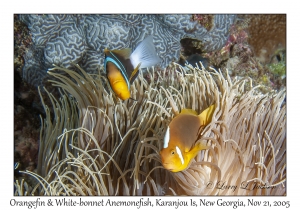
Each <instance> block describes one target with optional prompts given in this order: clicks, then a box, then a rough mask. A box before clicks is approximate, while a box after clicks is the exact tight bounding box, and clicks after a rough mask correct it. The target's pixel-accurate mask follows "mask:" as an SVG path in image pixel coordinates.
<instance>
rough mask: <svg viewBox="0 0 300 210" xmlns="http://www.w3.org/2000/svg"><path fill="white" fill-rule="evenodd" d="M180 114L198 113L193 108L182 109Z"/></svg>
mask: <svg viewBox="0 0 300 210" xmlns="http://www.w3.org/2000/svg"><path fill="white" fill-rule="evenodd" d="M180 114H192V115H198V113H197V112H196V111H195V110H193V109H182V110H181V112H180Z"/></svg>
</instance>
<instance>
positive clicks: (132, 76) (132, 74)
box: [129, 63, 141, 83]
mask: <svg viewBox="0 0 300 210" xmlns="http://www.w3.org/2000/svg"><path fill="white" fill-rule="evenodd" d="M140 66H141V63H139V64H138V65H137V67H135V69H134V70H133V71H132V73H131V75H130V77H129V81H130V83H132V82H133V80H134V79H135V78H136V76H137V73H138V71H139V68H140Z"/></svg>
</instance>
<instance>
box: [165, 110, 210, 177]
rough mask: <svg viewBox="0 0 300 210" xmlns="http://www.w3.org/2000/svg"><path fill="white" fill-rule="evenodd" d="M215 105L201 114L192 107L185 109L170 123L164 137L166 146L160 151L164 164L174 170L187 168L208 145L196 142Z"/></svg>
mask: <svg viewBox="0 0 300 210" xmlns="http://www.w3.org/2000/svg"><path fill="white" fill-rule="evenodd" d="M214 109H215V106H214V105H211V106H210V107H208V108H207V109H206V110H204V111H203V112H202V113H201V114H200V115H197V113H196V111H194V110H191V109H183V110H182V111H181V112H180V113H179V114H178V115H177V116H175V117H174V118H173V120H172V121H171V123H170V124H169V126H168V128H167V131H166V135H165V138H164V146H163V147H164V148H163V149H162V150H161V151H160V156H161V160H162V164H163V166H164V167H165V168H166V169H168V170H170V171H172V172H179V171H182V170H185V169H186V168H187V167H188V166H189V165H190V162H191V160H192V159H194V158H195V156H196V155H197V154H198V152H199V151H200V150H203V149H207V148H208V147H207V146H205V145H204V144H202V143H197V144H195V143H196V141H197V140H198V139H200V137H201V135H200V134H201V132H202V130H203V128H204V126H206V125H207V124H208V123H209V122H211V119H212V114H213V112H214Z"/></svg>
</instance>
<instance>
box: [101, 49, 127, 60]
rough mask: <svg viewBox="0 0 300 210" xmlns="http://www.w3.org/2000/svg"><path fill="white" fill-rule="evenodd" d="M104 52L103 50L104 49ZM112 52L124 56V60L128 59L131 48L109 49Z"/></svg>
mask: <svg viewBox="0 0 300 210" xmlns="http://www.w3.org/2000/svg"><path fill="white" fill-rule="evenodd" d="M104 52H105V50H104ZM111 52H112V53H114V54H116V55H118V56H120V57H122V58H124V59H125V60H126V59H128V58H129V57H130V55H131V49H130V48H124V49H121V50H111Z"/></svg>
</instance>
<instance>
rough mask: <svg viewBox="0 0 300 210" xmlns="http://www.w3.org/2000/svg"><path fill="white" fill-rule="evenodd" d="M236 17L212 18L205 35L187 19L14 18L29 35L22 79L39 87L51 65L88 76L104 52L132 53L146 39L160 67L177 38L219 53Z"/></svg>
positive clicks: (174, 52) (174, 54)
mask: <svg viewBox="0 0 300 210" xmlns="http://www.w3.org/2000/svg"><path fill="white" fill-rule="evenodd" d="M235 17H236V15H214V26H213V27H212V29H210V30H209V31H207V30H206V29H205V28H204V27H203V26H201V25H200V24H198V23H197V21H191V15H188V14H184V15H182V14H181V15H174V14H168V15H152V14H151V15H136V14H134V15H130V14H126V15H122V14H117V15H56V14H55V15H50V14H47V15H28V14H23V15H20V19H21V20H22V21H23V22H24V23H25V24H26V25H28V28H29V29H30V31H31V34H32V39H33V43H34V44H33V45H32V47H31V48H30V49H29V50H28V52H27V54H26V55H25V66H24V68H23V77H24V78H25V79H26V80H27V81H28V82H29V83H31V84H35V85H39V84H40V83H41V81H42V80H41V79H42V78H43V77H44V76H45V74H46V72H47V69H48V68H50V67H52V64H56V65H62V66H64V67H70V66H69V64H70V62H75V63H80V64H81V66H83V67H84V69H85V70H86V71H88V72H90V73H94V72H96V70H97V67H99V66H102V64H103V60H104V54H103V50H104V49H105V48H109V49H117V48H124V47H129V48H133V49H134V48H135V47H136V46H137V45H138V44H139V43H140V42H141V41H142V40H143V39H144V38H145V37H147V36H148V35H150V34H152V35H153V37H154V44H155V46H156V50H157V53H158V55H159V57H160V58H161V59H162V63H161V67H165V66H167V65H168V64H169V63H170V62H171V61H173V60H178V58H179V54H180V39H182V38H193V39H197V40H200V41H202V43H203V46H204V49H205V50H206V51H213V50H218V49H220V48H221V47H222V46H223V45H224V44H225V42H226V40H227V37H228V32H229V28H230V26H231V24H232V23H233V22H234V20H235Z"/></svg>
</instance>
